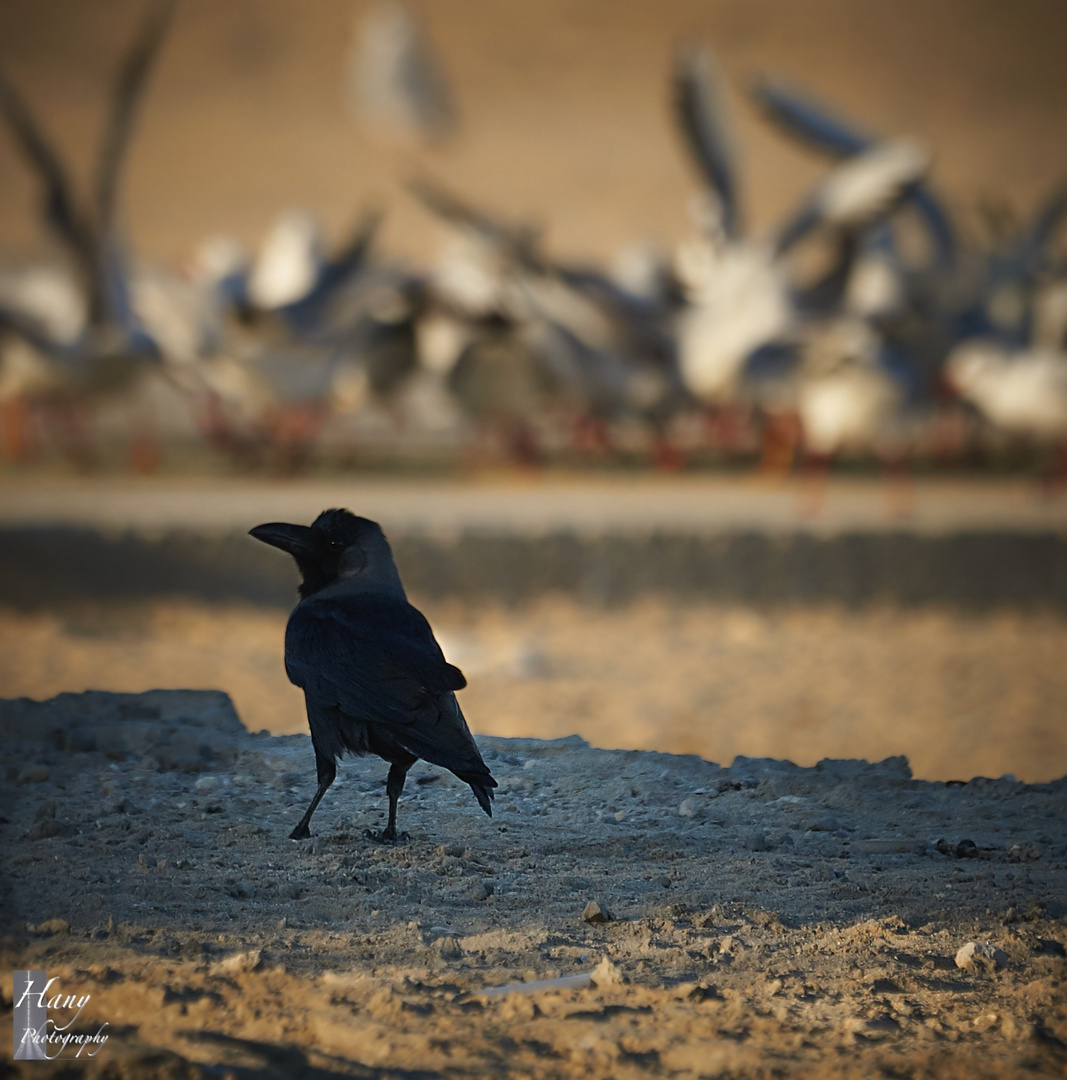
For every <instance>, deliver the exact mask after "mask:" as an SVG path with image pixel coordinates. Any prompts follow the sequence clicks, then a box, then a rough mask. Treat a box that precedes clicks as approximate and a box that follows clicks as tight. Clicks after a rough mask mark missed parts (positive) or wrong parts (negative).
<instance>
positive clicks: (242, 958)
mask: <svg viewBox="0 0 1067 1080" xmlns="http://www.w3.org/2000/svg"><path fill="white" fill-rule="evenodd" d="M261 959H262V954H261V952H260V950H259V949H249V950H248V951H247V952H238V953H231V954H230V955H229V956H227V957H225V958H224V959H222V960H220V961H219V962H218V963H216V964H212V965H211V974H212V975H242V974H244V973H245V972H248V971H255V970H256V968H257V967H259V962H260V960H261Z"/></svg>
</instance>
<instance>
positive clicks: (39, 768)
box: [15, 765, 48, 784]
mask: <svg viewBox="0 0 1067 1080" xmlns="http://www.w3.org/2000/svg"><path fill="white" fill-rule="evenodd" d="M47 779H48V770H47V769H46V768H45V767H44V766H43V765H31V766H30V768H28V769H23V770H22V772H20V773H19V774H18V778H17V779H16V780H15V783H16V784H43V783H44V782H45V780H47Z"/></svg>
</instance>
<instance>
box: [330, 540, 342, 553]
mask: <svg viewBox="0 0 1067 1080" xmlns="http://www.w3.org/2000/svg"><path fill="white" fill-rule="evenodd" d="M343 548H344V544H342V543H341V541H340V540H331V541H330V550H331V551H341V550H342V549H343Z"/></svg>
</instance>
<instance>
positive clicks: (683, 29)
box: [0, 0, 1067, 780]
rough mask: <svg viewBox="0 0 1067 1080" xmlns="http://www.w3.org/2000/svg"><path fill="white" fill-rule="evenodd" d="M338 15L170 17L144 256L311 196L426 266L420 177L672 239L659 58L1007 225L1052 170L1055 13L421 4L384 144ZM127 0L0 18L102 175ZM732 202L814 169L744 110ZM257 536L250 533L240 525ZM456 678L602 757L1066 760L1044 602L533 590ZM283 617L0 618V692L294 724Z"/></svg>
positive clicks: (997, 766) (584, 233)
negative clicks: (622, 595) (761, 603)
mask: <svg viewBox="0 0 1067 1080" xmlns="http://www.w3.org/2000/svg"><path fill="white" fill-rule="evenodd" d="M366 10H367V5H366V4H362V3H353V2H351V0H313V2H309V0H303V2H301V0H225V2H218V0H181V2H180V3H179V5H178V10H177V16H176V19H175V24H174V26H173V30H172V34H171V36H170V38H169V39H168V41H167V43H166V45H165V48H164V50H163V54H162V59H161V62H160V65H159V69H158V71H156V72H155V73H154V75H153V78H152V81H151V84H150V89H149V91H148V96H147V100H146V101H145V107H144V111H143V115H142V118H141V123H140V128H139V132H138V136H137V140H136V143H135V145H134V147H133V151H132V154H131V156H130V160H129V171H128V175H127V177H126V202H125V207H126V213H127V219H128V220H127V226H128V229H129V232H130V233H131V235H132V237H133V239H134V241H135V244H136V247H137V249H138V250H139V252H141V253H142V254H144V255H145V256H146V257H149V258H164V259H173V260H176V259H180V258H181V257H182V256H183V255H185V254H187V253H189V252H190V251H191V249H192V247H193V246H194V245H195V244H196V243H197V242H198V241H199V240H200V239H201V238H202V237H203V236H204V235H206V234H208V233H212V232H218V231H224V232H227V233H231V234H234V235H236V236H237V237H239V238H240V239H242V240H244V241H245V242H246V243H249V244H253V243H255V242H256V241H257V240H258V238H259V237H260V236H261V235H262V233H263V232H264V231H265V229H266V228H267V227H268V225H269V224H270V223H271V221H272V220H273V218H274V217H275V215H276V214H277V213H278V212H279V211H281V210H282V209H284V208H286V207H288V206H291V205H294V204H297V205H302V206H307V207H309V208H311V209H313V210H314V211H315V212H316V213H318V214H320V215H321V216H322V218H323V219H324V221H325V222H326V224H327V225H328V227H329V229H330V230H331V232H332V233H333V235H339V234H340V233H341V232H342V231H343V230H344V229H345V228H347V227H348V226H350V225H351V223H352V222H353V220H354V219H355V218H356V217H357V216H358V214H359V212H360V210H361V209H363V208H365V207H367V206H369V205H377V206H382V207H386V208H387V209H388V211H389V213H388V216H387V218H386V223H385V229H384V234H383V236H382V240H381V242H382V246H383V248H385V249H386V250H387V251H389V252H393V253H396V252H399V253H403V254H407V255H409V256H411V257H413V258H414V257H419V258H426V257H427V256H429V255H432V253H433V251H434V250H435V249H436V244H437V240H438V239H439V234H438V233H437V232H436V230H437V228H438V226H436V225H435V224H434V223H433V222H432V221H431V220H430V219H429V217H428V215H427V214H426V213H425V212H423V211H422V210H420V209H419V208H418V207H417V206H416V205H415V204H414V202H413V200H412V199H410V198H409V197H408V196H407V195H405V194H404V192H403V188H402V184H403V181H405V180H406V179H407V178H408V177H410V176H411V175H412V174H413V173H414V172H416V171H420V170H425V171H428V172H430V173H431V174H433V175H435V176H437V177H438V178H440V179H441V180H443V181H445V182H446V183H448V184H450V185H452V186H454V187H455V188H456V189H457V190H458V191H461V192H463V193H464V194H466V195H467V196H469V197H470V198H471V199H473V200H475V201H478V202H484V203H485V204H486V205H488V206H490V207H493V208H496V209H498V210H501V211H503V212H504V213H505V214H522V215H525V216H527V217H529V218H531V219H533V220H535V221H538V222H540V223H542V224H543V225H544V226H546V228H547V233H548V238H549V242H550V246H551V247H552V249H553V250H554V251H555V252H556V253H557V254H560V255H565V256H569V257H582V256H591V257H597V258H607V257H610V256H611V255H612V254H613V253H614V252H615V251H616V249H618V248H619V247H620V246H621V245H623V244H625V243H628V242H632V241H635V240H640V239H641V238H649V239H660V240H663V241H674V240H676V239H678V238H679V237H681V236H682V235H683V234H684V233H685V231H686V230H687V227H688V220H687V201H688V199H689V197H690V195H691V194H692V193H693V192H694V191H695V190H696V188H697V184H696V180H695V177H694V175H693V174H692V172H691V170H690V165H689V162H688V160H687V158H686V155H685V153H684V151H683V149H682V147H681V146H680V144H679V141H678V138H677V136H676V134H675V131H674V130H673V126H672V123H671V120H670V115H669V109H668V70H669V65H670V59H671V54H672V50H673V49H674V48H675V47H676V45H678V44H679V43H681V42H685V41H697V40H699V41H705V42H707V43H708V44H710V45H711V46H712V47H713V48H714V49H715V50H716V52H717V54H718V56H719V58H720V59H721V61H722V64H723V66H724V68H725V70H726V73H727V75H728V77H729V80H730V82H731V84H732V85H733V86H734V87H735V89H736V88H738V87H740V86H743V84H744V80H745V79H746V78H747V77H749V76H751V75H753V74H756V73H757V72H761V71H769V72H773V73H776V74H779V75H782V76H787V77H790V78H792V79H795V80H796V81H798V82H799V83H801V84H803V85H805V86H806V87H808V88H809V89H810V90H811V91H813V92H815V93H817V94H819V95H821V96H823V97H825V98H826V99H827V100H828V101H830V102H835V103H838V104H839V105H840V106H841V107H842V108H844V109H846V110H847V111H848V112H850V113H851V114H852V115H854V116H855V117H856V118H858V119H860V120H862V121H864V122H866V123H867V124H869V125H870V126H871V127H872V128H873V129H876V130H881V131H884V132H887V133H893V134H908V135H911V136H914V137H916V138H918V139H921V140H923V141H924V142H926V143H927V144H928V145H930V146H931V147H932V148H933V149H934V150H935V152H936V155H937V157H936V166H935V169H936V176H937V177H938V180H939V182H940V183H941V184H942V185H943V187H944V188H945V189H946V190H947V193H948V195H949V196H950V197H951V201H952V203H953V205H954V206H957V207H963V208H964V209H969V210H974V209H975V208H976V207H977V205H978V203H979V202H980V201H981V200H982V199H985V198H1005V199H1007V200H1009V201H1010V203H1011V204H1012V205H1014V206H1015V207H1017V208H1018V209H1019V210H1020V211H1023V210H1026V209H1027V208H1029V207H1031V206H1032V205H1033V203H1034V200H1035V199H1037V198H1038V197H1039V196H1040V195H1041V194H1042V193H1044V192H1045V191H1047V190H1048V189H1049V188H1050V187H1051V186H1052V185H1053V184H1054V183H1055V182H1056V181H1057V180H1058V179H1060V178H1061V177H1063V176H1064V175H1067V139H1065V138H1064V127H1063V120H1064V117H1065V116H1067V64H1065V63H1064V59H1063V53H1064V42H1065V41H1067V4H1065V3H1063V2H1062V0H1015V2H1012V3H1008V2H1007V0H804V2H799V0H700V2H697V0H661V2H657V3H651V2H648V0H645V2H641V0H568V2H564V0H541V2H538V3H535V4H518V3H505V2H500V0H498V2H496V3H494V2H491V0H437V2H433V3H431V2H429V0H424V2H423V3H422V4H421V6H419V7H418V8H417V10H419V11H420V13H421V15H422V17H423V18H424V20H425V22H426V24H427V26H428V29H429V31H430V34H431V36H432V38H433V40H434V41H435V43H436V45H437V47H438V50H439V52H440V54H441V58H442V60H443V63H444V65H445V68H446V73H447V75H448V76H449V77H450V79H451V81H452V83H453V85H454V88H455V92H456V97H457V103H458V108H459V113H460V125H461V126H460V130H459V132H458V135H457V136H456V138H455V139H454V140H452V141H450V142H447V143H446V144H445V145H443V146H441V147H440V148H438V149H435V150H432V151H431V150H420V151H416V150H414V149H411V148H405V147H404V146H402V145H398V144H394V143H390V142H389V141H387V140H386V139H384V138H383V137H382V136H381V135H380V133H377V132H375V131H374V130H373V129H372V128H369V127H368V126H366V125H365V124H364V123H362V122H360V121H358V120H357V119H355V118H354V117H353V115H352V113H351V110H350V109H349V108H348V107H347V106H346V102H345V97H344V75H345V69H346V63H347V55H348V51H349V49H350V47H351V43H352V39H353V32H354V26H355V24H356V22H357V21H358V19H359V18H360V17H361V16H362V15H363V14H364V13H365V11H366ZM142 11H143V5H142V4H141V3H140V2H139V0H92V2H86V0H3V3H0V67H2V68H3V69H4V70H5V71H6V72H7V73H8V75H9V76H10V77H11V78H12V80H13V81H14V82H15V83H16V84H17V85H18V86H19V87H20V88H21V89H22V90H23V92H24V94H25V96H26V97H27V99H28V100H29V101H30V102H31V104H32V105H33V106H34V107H35V109H36V111H37V112H38V113H39V114H40V115H41V117H42V119H43V120H44V121H45V123H46V124H47V126H48V128H49V130H50V131H51V132H52V133H53V134H54V136H55V137H56V139H57V140H58V142H59V143H60V145H61V146H62V147H63V148H65V149H66V150H67V151H68V152H69V153H70V155H71V156H72V158H73V160H74V161H75V163H76V165H77V166H78V168H79V170H81V171H82V172H85V171H86V170H87V169H88V168H89V165H90V162H91V160H92V155H93V152H94V147H95V142H96V138H97V136H98V131H99V125H100V120H101V114H102V111H103V106H104V104H105V99H106V95H107V93H108V88H109V85H110V80H111V78H112V74H113V71H114V69H115V65H116V63H117V61H118V59H119V57H120V56H121V55H122V53H123V50H124V49H125V48H126V47H127V45H128V42H129V40H130V38H131V36H132V35H133V33H134V31H135V28H136V26H137V23H138V20H139V18H140V15H141V12H142ZM738 105H739V108H738V110H737V114H738V131H737V135H738V141H739V144H740V147H741V149H742V152H743V160H744V171H745V176H744V184H743V187H744V189H745V191H746V195H747V197H748V199H749V207H748V210H749V213H750V216H751V217H752V218H754V220H755V221H756V222H757V223H761V222H768V221H771V220H773V219H775V218H777V217H779V216H780V215H781V214H782V213H783V212H784V210H785V209H786V208H787V207H788V206H789V205H790V204H791V203H792V202H793V201H794V200H795V198H796V197H797V194H798V193H799V192H800V191H802V190H803V189H804V188H805V186H806V185H807V184H808V183H810V182H811V181H812V180H813V179H814V177H815V176H817V175H818V174H819V173H820V170H821V168H822V167H821V166H820V164H819V163H818V162H816V161H815V160H813V159H811V158H809V157H807V156H805V155H803V154H801V153H799V152H798V151H796V150H794V149H792V148H791V147H790V146H789V145H787V144H786V143H785V142H784V140H782V139H780V138H779V137H778V136H776V135H775V134H774V133H773V132H772V131H771V130H770V129H769V128H767V126H766V125H765V124H763V123H761V122H760V121H759V120H758V119H757V118H756V116H755V115H754V112H753V111H752V109H751V108H749V107H748V106H747V105H746V104H745V103H743V102H738ZM32 179H33V178H32V177H31V176H30V175H29V173H28V171H27V169H26V168H25V166H24V163H23V162H22V160H21V159H20V158H19V157H18V156H17V154H16V152H15V150H14V148H13V147H12V145H11V140H10V139H9V138H8V137H6V136H5V137H2V138H0V191H2V192H3V194H2V197H0V250H3V251H5V252H7V253H16V254H18V253H21V254H25V255H29V254H32V253H35V252H39V251H41V250H45V245H46V244H47V243H48V241H47V238H46V237H44V235H43V233H42V229H41V225H40V222H39V217H38V213H37V208H36V206H35V195H36V193H35V187H34V184H33V183H32ZM250 524H251V522H250ZM428 614H429V615H430V617H431V619H432V621H433V622H434V625H435V627H437V628H438V629H439V630H440V633H441V637H442V640H443V641H444V643H445V645H446V649H447V651H448V653H449V655H450V658H451V659H453V660H454V661H455V662H456V663H458V664H460V665H461V666H462V667H464V668H465V669H466V670H467V672H468V674H469V675H470V676H471V688H470V690H468V691H467V692H466V695H465V697H464V707H465V708H466V709H467V710H468V713H469V715H470V719H471V723H472V726H473V727H474V728H475V729H476V730H477V731H480V732H483V733H493V734H506V735H544V736H556V735H566V734H570V733H572V732H575V731H577V732H580V733H581V734H582V735H584V736H585V737H586V738H588V739H589V740H590V741H591V742H593V743H595V744H597V745H601V746H612V747H614V746H626V747H642V748H655V749H660V750H667V751H676V752H694V753H700V754H703V755H705V756H707V757H709V758H712V759H714V760H719V761H724V762H728V761H729V760H730V759H731V758H732V757H733V755H734V754H739V753H740V754H748V755H772V756H776V757H790V758H793V759H794V760H796V761H797V762H799V763H803V764H810V763H812V762H814V761H816V760H818V759H819V758H820V757H823V756H828V755H832V756H861V757H868V758H872V759H874V758H879V757H884V756H886V755H889V754H895V753H905V754H907V755H909V757H910V758H911V760H912V763H913V767H914V768H915V771H916V773H917V774H918V775H921V776H926V777H937V778H941V779H948V778H952V777H969V776H971V775H974V774H976V773H977V774H982V773H985V774H992V775H999V774H1000V773H1004V772H1014V773H1016V774H1017V775H1018V776H1020V778H1024V779H1027V780H1043V779H1048V778H1050V777H1053V776H1058V775H1061V774H1062V773H1063V772H1064V771H1065V770H1067V742H1065V740H1067V735H1065V732H1064V726H1063V722H1062V721H1063V716H1064V714H1065V702H1067V667H1065V666H1064V664H1063V657H1064V656H1065V655H1067V649H1065V646H1067V624H1065V622H1064V620H1063V619H1062V617H1058V616H1052V615H1049V616H1043V615H1036V614H1026V615H1024V614H1017V615H1016V614H1010V613H1005V614H988V615H982V616H968V617H965V616H962V615H955V614H950V613H947V612H941V613H938V612H925V613H923V612H910V613H909V612H888V611H885V612H867V613H848V612H841V611H836V610H808V611H796V612H792V613H784V614H777V615H771V614H766V613H759V612H754V611H740V610H725V609H720V608H713V607H699V606H696V607H692V608H679V607H677V606H671V605H669V604H667V603H666V602H652V601H650V602H648V603H647V604H643V605H637V606H635V607H632V608H629V609H626V610H625V611H622V612H614V613H608V612H604V611H599V610H592V609H587V608H583V607H581V606H579V605H577V604H575V603H573V602H570V601H564V600H560V599H552V598H546V599H545V600H543V601H542V602H540V603H537V604H535V605H533V606H532V607H530V608H527V609H525V610H523V611H521V612H516V611H511V610H507V609H505V608H503V607H499V606H492V605H488V606H486V605H475V606H472V605H467V606H464V605H460V604H458V603H457V604H455V605H452V606H448V605H439V606H438V607H436V608H429V609H428ZM283 625H284V616H283V614H282V613H280V612H276V611H269V612H265V611H257V610H252V609H241V608H225V609H208V608H205V607H200V606H196V605H192V604H189V605H175V604H161V605H157V606H150V607H145V608H142V609H138V610H136V611H131V610H127V609H118V610H111V611H93V612H86V613H84V614H83V615H81V616H77V617H75V616H72V615H70V614H69V613H68V614H63V615H54V616H52V615H23V614H18V613H16V612H13V611H6V612H3V613H0V696H4V697H11V696H17V695H23V694H26V695H31V696H35V697H48V696H51V695H52V694H55V693H57V692H60V691H63V690H82V689H87V688H98V689H111V690H142V689H148V688H151V687H157V686H187V687H218V688H221V689H225V690H227V691H229V692H230V693H231V694H232V695H233V696H234V699H235V701H236V703H237V706H238V709H239V711H240V713H241V715H242V717H243V719H244V720H245V722H246V723H247V724H248V725H249V726H250V727H251V728H253V729H258V728H261V727H267V728H269V729H270V730H272V731H274V732H287V731H302V730H304V724H305V721H304V718H303V710H302V704H301V701H300V694H299V692H298V691H296V690H295V689H294V688H293V687H291V686H290V685H289V684H288V683H287V682H286V680H285V676H284V671H283V668H282V628H283Z"/></svg>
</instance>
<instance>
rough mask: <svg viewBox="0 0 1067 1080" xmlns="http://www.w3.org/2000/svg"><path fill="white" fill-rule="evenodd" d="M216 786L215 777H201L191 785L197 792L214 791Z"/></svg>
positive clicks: (217, 780) (217, 781)
mask: <svg viewBox="0 0 1067 1080" xmlns="http://www.w3.org/2000/svg"><path fill="white" fill-rule="evenodd" d="M218 786H219V778H218V777H217V776H201V777H200V779H199V780H197V782H196V783H195V784H194V785H193V787H195V788H196V790H197V791H215V790H217V788H218Z"/></svg>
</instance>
